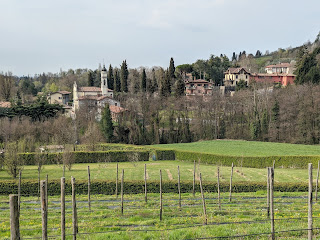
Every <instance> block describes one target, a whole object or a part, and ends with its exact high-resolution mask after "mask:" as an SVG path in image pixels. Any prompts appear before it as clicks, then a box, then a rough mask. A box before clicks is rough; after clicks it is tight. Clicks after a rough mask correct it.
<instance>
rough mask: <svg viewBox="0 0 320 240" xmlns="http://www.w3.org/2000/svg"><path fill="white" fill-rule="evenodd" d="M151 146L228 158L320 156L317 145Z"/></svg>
mask: <svg viewBox="0 0 320 240" xmlns="http://www.w3.org/2000/svg"><path fill="white" fill-rule="evenodd" d="M153 146H154V147H157V148H163V149H175V150H182V151H192V152H201V153H211V154H217V155H228V156H247V157H264V156H317V155H319V156H320V147H319V146H318V145H303V144H287V143H271V142H255V141H240V140H239V141H238V140H214V141H200V142H193V143H178V144H165V145H164V144H158V145H153Z"/></svg>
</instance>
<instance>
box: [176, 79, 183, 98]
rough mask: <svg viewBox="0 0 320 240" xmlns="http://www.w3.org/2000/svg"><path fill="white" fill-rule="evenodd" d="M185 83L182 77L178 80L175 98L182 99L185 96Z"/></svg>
mask: <svg viewBox="0 0 320 240" xmlns="http://www.w3.org/2000/svg"><path fill="white" fill-rule="evenodd" d="M184 88H185V85H184V81H183V80H182V78H181V77H179V78H178V80H177V81H176V89H175V96H176V97H181V96H183V95H184Z"/></svg>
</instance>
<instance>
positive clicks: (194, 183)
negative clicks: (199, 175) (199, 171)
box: [192, 160, 196, 196]
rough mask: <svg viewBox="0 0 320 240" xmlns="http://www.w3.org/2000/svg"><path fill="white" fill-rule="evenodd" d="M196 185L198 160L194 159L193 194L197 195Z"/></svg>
mask: <svg viewBox="0 0 320 240" xmlns="http://www.w3.org/2000/svg"><path fill="white" fill-rule="evenodd" d="M195 185H196V160H194V166H193V192H192V193H193V196H195V194H196V189H195Z"/></svg>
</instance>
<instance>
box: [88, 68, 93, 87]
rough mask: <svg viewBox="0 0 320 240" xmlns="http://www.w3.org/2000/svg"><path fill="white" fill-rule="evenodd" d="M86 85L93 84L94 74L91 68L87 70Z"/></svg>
mask: <svg viewBox="0 0 320 240" xmlns="http://www.w3.org/2000/svg"><path fill="white" fill-rule="evenodd" d="M88 86H90V87H92V86H94V76H93V73H92V71H91V70H89V71H88Z"/></svg>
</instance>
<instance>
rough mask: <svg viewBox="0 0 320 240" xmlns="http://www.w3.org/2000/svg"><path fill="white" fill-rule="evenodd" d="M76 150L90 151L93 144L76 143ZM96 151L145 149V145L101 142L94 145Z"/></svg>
mask: <svg viewBox="0 0 320 240" xmlns="http://www.w3.org/2000/svg"><path fill="white" fill-rule="evenodd" d="M75 147H76V151H84V152H85V151H90V148H92V146H90V145H76V146H75ZM94 148H95V151H110V150H144V148H143V147H139V146H135V145H129V144H118V143H99V144H96V145H95V146H94Z"/></svg>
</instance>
